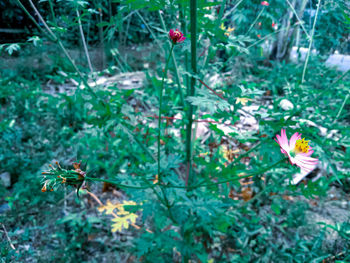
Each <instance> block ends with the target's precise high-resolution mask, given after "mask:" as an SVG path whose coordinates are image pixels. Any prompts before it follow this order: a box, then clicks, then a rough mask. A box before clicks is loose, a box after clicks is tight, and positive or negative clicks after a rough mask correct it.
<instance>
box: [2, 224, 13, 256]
mask: <svg viewBox="0 0 350 263" xmlns="http://www.w3.org/2000/svg"><path fill="white" fill-rule="evenodd" d="M1 225H2V229H4V233H5V236H6V238H7V241H8V242H9V244H10V247H11V248H12V249H13V250H16V248H15V246H14V245H13V244H12V242H11V239H10V237H9V235H8V234H7V231H6V228H5V225H4V224H2V223H1Z"/></svg>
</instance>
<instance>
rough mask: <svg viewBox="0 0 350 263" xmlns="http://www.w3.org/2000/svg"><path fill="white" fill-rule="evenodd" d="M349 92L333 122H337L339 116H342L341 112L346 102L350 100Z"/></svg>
mask: <svg viewBox="0 0 350 263" xmlns="http://www.w3.org/2000/svg"><path fill="white" fill-rule="evenodd" d="M349 95H350V94H349V93H348V94H347V95H346V97H345V99H344V102H343V104H342V105H341V107H340V109H339V111H338V114H337V116H336V117H335V119H334V121H333V122H332V123H335V122H336V120H337V119H338V118H339V116H340V114H341V112H342V110H343V108H344V106H345V103H346V101H347V100H348V98H349Z"/></svg>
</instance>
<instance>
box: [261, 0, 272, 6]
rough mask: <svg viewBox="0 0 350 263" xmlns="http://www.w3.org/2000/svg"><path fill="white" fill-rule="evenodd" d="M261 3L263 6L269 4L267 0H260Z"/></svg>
mask: <svg viewBox="0 0 350 263" xmlns="http://www.w3.org/2000/svg"><path fill="white" fill-rule="evenodd" d="M261 5H263V6H269V5H270V4H269V2H267V1H262V2H261Z"/></svg>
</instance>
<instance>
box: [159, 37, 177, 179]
mask: <svg viewBox="0 0 350 263" xmlns="http://www.w3.org/2000/svg"><path fill="white" fill-rule="evenodd" d="M174 46H175V44H172V45H171V49H170V53H169V56H168V59H167V60H166V64H165V69H164V72H163V78H162V84H161V86H160V90H159V112H158V156H157V162H158V178H159V182H161V179H162V178H161V174H160V134H161V128H162V127H161V125H162V101H163V89H164V81H165V77H166V74H167V71H168V65H169V60H170V58H171V54H172V53H173V50H174Z"/></svg>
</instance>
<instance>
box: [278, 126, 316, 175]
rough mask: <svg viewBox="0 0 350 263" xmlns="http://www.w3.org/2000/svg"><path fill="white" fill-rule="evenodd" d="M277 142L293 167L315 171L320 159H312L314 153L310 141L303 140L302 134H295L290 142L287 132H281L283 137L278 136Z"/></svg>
mask: <svg viewBox="0 0 350 263" xmlns="http://www.w3.org/2000/svg"><path fill="white" fill-rule="evenodd" d="M275 141H276V142H277V143H278V144H279V146H280V147H281V152H282V153H283V154H284V155H286V156H287V157H288V158H289V161H290V163H291V164H292V165H294V164H295V165H296V166H299V167H300V168H301V171H304V172H308V173H309V172H311V171H312V170H313V169H315V167H316V165H317V163H318V159H317V158H313V157H310V156H311V154H312V153H313V152H314V151H313V150H312V148H311V146H309V141H305V139H304V138H303V139H301V134H300V133H297V132H296V133H294V134H293V135H292V137H291V138H290V140H289V141H288V138H287V134H286V130H284V129H282V130H281V135H276V139H275Z"/></svg>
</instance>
